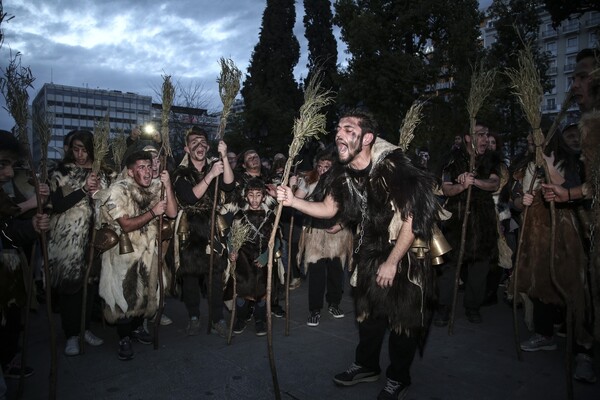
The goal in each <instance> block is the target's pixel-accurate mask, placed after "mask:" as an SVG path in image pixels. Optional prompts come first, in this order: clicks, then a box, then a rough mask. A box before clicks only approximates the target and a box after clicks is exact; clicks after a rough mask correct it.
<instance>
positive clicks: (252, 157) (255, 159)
mask: <svg viewBox="0 0 600 400" xmlns="http://www.w3.org/2000/svg"><path fill="white" fill-rule="evenodd" d="M260 165H261V164H260V157H259V156H258V153H257V152H255V151H248V152H246V154H244V168H245V169H246V170H250V171H252V170H257V169H260Z"/></svg>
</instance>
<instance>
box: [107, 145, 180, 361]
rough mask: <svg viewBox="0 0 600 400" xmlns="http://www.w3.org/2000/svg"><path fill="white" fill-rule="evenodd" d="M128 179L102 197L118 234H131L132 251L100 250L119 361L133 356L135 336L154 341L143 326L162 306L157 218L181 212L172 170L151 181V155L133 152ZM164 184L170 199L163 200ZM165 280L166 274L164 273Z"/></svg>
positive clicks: (144, 341) (108, 190) (146, 341)
mask: <svg viewBox="0 0 600 400" xmlns="http://www.w3.org/2000/svg"><path fill="white" fill-rule="evenodd" d="M125 164H126V166H127V177H126V178H125V179H123V180H120V181H117V182H115V183H113V184H112V185H111V186H110V187H109V188H108V189H107V190H106V191H105V192H104V193H102V194H101V195H100V196H101V198H102V200H103V201H104V207H105V209H106V211H107V214H108V215H109V217H110V220H108V221H104V222H107V223H108V224H110V226H111V228H112V229H113V230H114V231H115V232H121V234H122V235H128V236H129V238H130V240H131V244H132V246H133V251H132V252H131V253H127V254H120V253H119V246H116V247H113V248H111V249H109V250H107V251H106V252H104V253H103V254H102V272H101V274H100V290H99V292H100V296H101V297H102V298H103V299H104V301H105V308H104V316H105V318H106V319H107V320H108V321H109V322H111V323H116V324H117V332H118V334H119V338H120V341H119V359H121V360H130V359H132V358H133V350H132V347H131V339H136V340H138V341H139V342H141V343H144V344H150V343H152V339H151V338H150V337H149V336H150V335H148V333H147V332H146V331H145V330H144V329H143V327H142V326H141V325H142V323H143V319H144V317H146V318H151V317H153V316H154V314H155V313H156V310H157V309H158V305H159V304H160V303H159V301H160V300H161V299H159V298H158V296H159V292H158V279H159V277H158V256H157V255H158V252H157V247H156V239H157V229H158V216H159V215H162V214H165V215H166V216H167V217H169V218H175V217H176V216H177V202H176V200H175V195H174V194H173V189H172V188H171V182H170V179H169V173H168V172H167V171H163V172H162V173H161V175H160V181H158V180H153V179H152V154H150V153H149V152H146V151H138V152H135V153H132V154H131V155H130V156H128V157H127V159H126V160H125ZM161 183H162V184H163V185H164V187H165V194H166V199H161V198H160V192H161ZM161 279H162V277H161Z"/></svg>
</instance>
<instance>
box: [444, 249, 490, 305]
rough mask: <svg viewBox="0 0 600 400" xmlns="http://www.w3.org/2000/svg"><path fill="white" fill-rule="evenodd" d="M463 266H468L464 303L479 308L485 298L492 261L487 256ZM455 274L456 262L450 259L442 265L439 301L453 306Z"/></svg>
mask: <svg viewBox="0 0 600 400" xmlns="http://www.w3.org/2000/svg"><path fill="white" fill-rule="evenodd" d="M463 268H467V271H466V272H467V280H466V282H465V297H464V301H463V304H464V306H465V308H466V309H479V307H481V303H483V300H484V298H485V293H486V288H487V276H488V272H489V269H490V261H489V259H487V258H486V259H484V260H480V261H475V262H472V263H468V264H464V265H463ZM455 274H456V264H455V262H454V261H449V262H448V263H446V264H445V265H443V266H442V267H441V271H440V275H439V276H438V287H439V290H440V292H439V294H440V297H439V303H440V304H441V305H444V306H449V307H452V297H453V296H454V278H455Z"/></svg>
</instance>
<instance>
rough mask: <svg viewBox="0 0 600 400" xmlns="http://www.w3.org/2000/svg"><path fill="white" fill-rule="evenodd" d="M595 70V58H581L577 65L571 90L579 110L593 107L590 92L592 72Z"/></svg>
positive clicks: (583, 110) (588, 109)
mask: <svg viewBox="0 0 600 400" xmlns="http://www.w3.org/2000/svg"><path fill="white" fill-rule="evenodd" d="M593 70H594V58H593V57H587V58H584V59H582V60H579V62H578V63H577V65H576V66H575V73H574V74H573V83H572V84H571V92H572V93H573V96H574V98H575V101H576V102H577V105H578V106H579V110H581V111H582V112H587V111H590V110H591V109H592V104H593V98H592V95H591V93H590V84H591V83H592V77H591V76H590V74H591V72H592V71H593Z"/></svg>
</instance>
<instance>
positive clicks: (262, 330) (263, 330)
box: [254, 321, 267, 336]
mask: <svg viewBox="0 0 600 400" xmlns="http://www.w3.org/2000/svg"><path fill="white" fill-rule="evenodd" d="M254 330H255V331H256V336H265V335H266V334H267V324H266V323H265V321H256V322H255V324H254Z"/></svg>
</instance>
